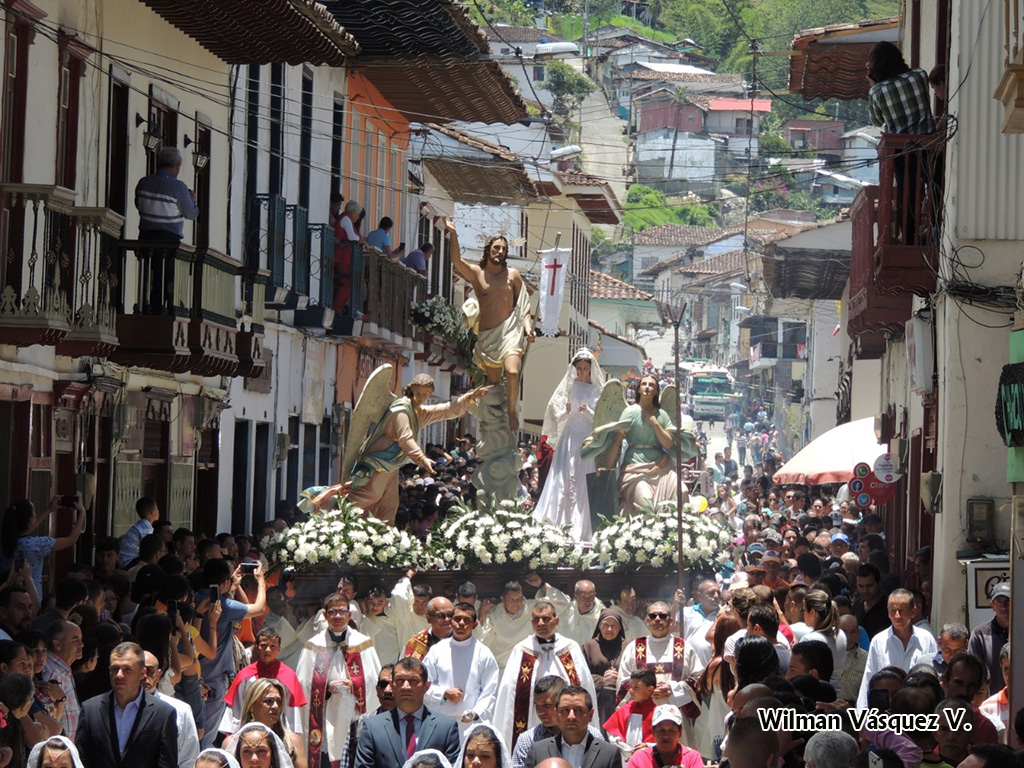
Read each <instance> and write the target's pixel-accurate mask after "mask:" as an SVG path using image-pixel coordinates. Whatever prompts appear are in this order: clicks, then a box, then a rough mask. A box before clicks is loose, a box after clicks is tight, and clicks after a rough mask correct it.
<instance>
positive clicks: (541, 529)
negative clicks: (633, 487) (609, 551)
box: [428, 500, 583, 571]
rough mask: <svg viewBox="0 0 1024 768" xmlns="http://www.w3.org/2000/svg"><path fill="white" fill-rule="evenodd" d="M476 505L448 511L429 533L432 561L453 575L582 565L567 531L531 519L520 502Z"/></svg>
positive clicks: (529, 513)
mask: <svg viewBox="0 0 1024 768" xmlns="http://www.w3.org/2000/svg"><path fill="white" fill-rule="evenodd" d="M478 506H479V509H476V510H473V509H469V508H468V507H465V506H462V505H456V506H454V507H452V509H451V510H449V512H448V517H446V518H445V520H444V522H443V523H441V524H440V526H439V527H438V528H437V529H435V530H434V531H433V532H432V533H431V536H430V540H429V543H428V547H429V549H430V551H431V553H432V555H433V558H434V560H435V561H438V562H442V563H444V564H445V566H446V567H447V568H450V569H453V570H456V569H469V570H473V569H478V568H485V569H486V568H490V567H504V566H518V567H520V568H523V569H526V570H530V571H535V570H537V569H538V568H544V569H548V568H578V567H580V565H581V564H582V560H583V550H582V547H581V546H580V545H579V544H578V543H576V542H573V541H572V540H571V538H570V536H569V534H568V531H567V529H563V528H559V527H558V526H556V525H553V524H552V523H550V522H548V521H546V520H537V519H535V518H534V517H533V515H532V513H531V512H529V511H525V510H523V509H522V506H521V504H520V503H519V502H518V501H508V500H506V501H501V502H498V503H497V504H495V503H493V502H480V503H479V505H478Z"/></svg>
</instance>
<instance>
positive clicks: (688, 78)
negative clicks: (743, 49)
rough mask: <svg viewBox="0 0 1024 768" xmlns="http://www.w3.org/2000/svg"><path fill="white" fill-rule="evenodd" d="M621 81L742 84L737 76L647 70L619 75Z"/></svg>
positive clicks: (741, 79) (740, 78)
mask: <svg viewBox="0 0 1024 768" xmlns="http://www.w3.org/2000/svg"><path fill="white" fill-rule="evenodd" d="M620 77H622V78H623V79H633V80H667V81H671V82H679V83H727V84H730V85H733V84H735V85H738V84H741V83H742V82H743V78H742V77H740V76H739V75H726V74H718V73H704V72H653V71H651V70H649V69H638V70H635V71H633V72H630V73H629V74H628V75H620Z"/></svg>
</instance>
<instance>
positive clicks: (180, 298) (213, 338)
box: [110, 240, 262, 376]
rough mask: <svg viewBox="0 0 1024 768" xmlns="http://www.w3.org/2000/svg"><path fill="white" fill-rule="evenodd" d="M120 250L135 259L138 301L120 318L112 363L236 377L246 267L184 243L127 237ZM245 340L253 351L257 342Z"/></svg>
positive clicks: (132, 263) (131, 264) (134, 292)
mask: <svg viewBox="0 0 1024 768" xmlns="http://www.w3.org/2000/svg"><path fill="white" fill-rule="evenodd" d="M119 245H120V247H121V249H123V250H124V251H125V252H129V253H132V254H133V257H132V258H130V259H128V260H127V266H128V267H129V268H130V270H131V272H132V277H133V278H134V280H133V284H132V291H131V293H130V295H133V296H134V302H133V303H131V304H129V305H126V306H125V308H124V310H123V311H122V313H121V314H119V315H118V319H117V333H118V339H119V346H118V348H117V349H116V350H115V351H114V352H113V353H112V354H111V355H110V358H111V359H112V360H114V361H115V362H118V363H121V364H123V365H132V366H141V367H147V368H156V369H159V370H164V371H171V372H174V373H184V372H186V371H190V372H192V373H195V374H199V375H202V376H236V375H239V363H240V361H239V355H238V339H237V337H238V325H239V323H238V318H237V312H236V300H237V298H238V295H239V288H238V274H239V271H240V269H241V264H239V262H237V261H236V260H234V259H231V258H229V257H227V256H225V255H224V254H222V253H219V252H217V251H215V250H213V249H211V248H203V249H199V250H197V249H196V248H194V247H193V246H192V245H189V244H187V243H161V242H154V241H143V240H125V241H122V242H121V243H120V244H119ZM260 332H261V333H262V329H261V330H260ZM247 342H248V343H249V344H250V349H251V344H252V343H253V340H252V339H251V338H250V339H248V340H247ZM259 346H260V347H261V342H260V344H259ZM249 362H250V365H251V363H252V361H251V360H249Z"/></svg>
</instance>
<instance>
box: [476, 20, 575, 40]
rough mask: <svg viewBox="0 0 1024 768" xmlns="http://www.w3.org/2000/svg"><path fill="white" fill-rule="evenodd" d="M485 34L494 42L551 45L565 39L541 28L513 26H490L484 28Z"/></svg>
mask: <svg viewBox="0 0 1024 768" xmlns="http://www.w3.org/2000/svg"><path fill="white" fill-rule="evenodd" d="M484 33H485V34H486V35H487V37H488V39H490V40H491V41H493V42H502V41H505V42H507V43H539V42H540V41H541V40H547V41H548V42H549V43H558V42H561V41H563V40H564V39H565V38H563V37H562V36H561V35H556V34H555V33H554V32H549V31H548V30H546V29H541V28H540V27H515V26H512V25H511V24H488V25H487V26H485V27H484Z"/></svg>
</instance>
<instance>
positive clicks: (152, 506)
mask: <svg viewBox="0 0 1024 768" xmlns="http://www.w3.org/2000/svg"><path fill="white" fill-rule="evenodd" d="M135 514H137V515H138V516H139V521H138V522H137V523H135V525H133V526H132V527H131V528H129V529H128V530H127V531H126V532H125V534H124V536H122V537H121V541H120V542H119V544H118V555H117V567H118V568H120V569H121V570H124V569H126V568H127V567H128V565H129V563H131V561H132V560H135V559H137V558H138V556H139V542H141V541H142V538H143V537H144V536H149V534H151V533H152V532H153V523H155V522H156V521H157V520H158V519H160V508H159V507H158V506H157V503H156V501H155V500H154V499H151V498H149V497H148V496H143V497H142V498H141V499H139V500H138V501H136V502H135Z"/></svg>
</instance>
